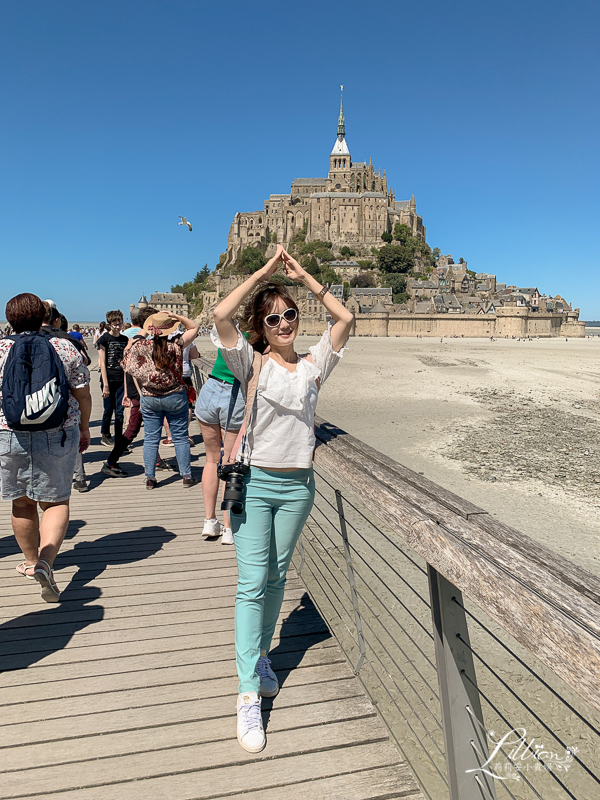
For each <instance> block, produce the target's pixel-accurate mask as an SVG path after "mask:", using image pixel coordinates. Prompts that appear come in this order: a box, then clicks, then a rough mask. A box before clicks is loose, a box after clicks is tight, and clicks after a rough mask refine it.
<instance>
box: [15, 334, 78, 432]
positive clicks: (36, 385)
mask: <svg viewBox="0 0 600 800" xmlns="http://www.w3.org/2000/svg"><path fill="white" fill-rule="evenodd" d="M9 338H10V339H12V340H13V342H14V344H13V346H12V347H11V348H10V350H9V351H8V355H7V357H6V361H5V363H4V375H3V378H2V411H3V413H4V417H5V419H6V424H7V425H8V427H9V428H11V429H12V430H15V431H47V430H50V429H51V428H60V427H61V426H62V425H63V424H64V422H65V420H66V419H67V414H68V412H69V384H68V383H67V375H66V373H65V368H64V366H63V363H62V361H61V360H60V357H59V355H58V353H57V352H56V350H55V349H54V348H53V347H52V345H51V344H50V340H49V339H48V338H47V337H45V336H43V335H41V334H39V333H21V334H17V335H16V336H10V337H9Z"/></svg>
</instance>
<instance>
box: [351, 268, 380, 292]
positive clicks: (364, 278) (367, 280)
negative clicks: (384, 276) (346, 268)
mask: <svg viewBox="0 0 600 800" xmlns="http://www.w3.org/2000/svg"><path fill="white" fill-rule="evenodd" d="M375 285H376V284H375V277H374V275H373V273H372V272H363V273H362V274H361V275H354V277H352V278H350V286H352V288H354V289H369V288H371V287H374V286H375Z"/></svg>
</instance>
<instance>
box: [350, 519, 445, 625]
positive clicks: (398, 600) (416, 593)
mask: <svg viewBox="0 0 600 800" xmlns="http://www.w3.org/2000/svg"><path fill="white" fill-rule="evenodd" d="M348 525H349V526H350V527H351V528H352V530H353V531H354V532H355V533H357V531H356V528H355V527H354V526H353V525H352V523H351V522H348ZM358 535H359V536H360V534H358ZM361 538H362V537H361ZM370 546H371V548H372V550H373V551H374V552H375V554H376V555H377V556H378V557H379V558H380V559H381V555H380V554H379V553H377V551H376V550H375V548H374V547H372V545H370ZM350 547H351V548H352V551H353V552H354V553H355V554H356V555H357V557H358V558H360V560H361V561H362V562H363V564H365V565H366V566H367V567H368V568H369V570H370V571H371V572H372V573H373V575H375V576H376V577H377V579H378V580H379V581H380V583H382V584H383V586H385V588H386V589H387V590H388V592H389V593H390V594H391V595H392V596H393V597H394V599H395V600H397V602H398V603H399V604H400V605H401V606H402V607H403V608H404V609H405V610H406V611H407V612H408V613H409V614H410V616H411V617H412V618H413V619H414V621H415V622H416V623H417V625H419V627H420V628H422V630H423V633H424V634H425V635H426V636H428V637H429V638H430V639H433V635H432V633H431V631H430V630H428V629H427V628H426V627H425V626H424V625H423V623H422V622H421V621H420V620H419V619H418V618H417V617H415V615H414V614H413V612H412V611H411V610H410V609H409V608H408V606H407V605H406V604H405V603H404V602H403V601H402V600H401V599H400V598H399V597H398V595H397V594H396V592H395V591H394V590H393V589H392V588H391V586H389V585H388V584H387V583H386V582H385V581H384V580H383V579H382V577H381V575H378V574H377V572H376V571H375V569H374V568H373V567H372V566H371V565H370V564H369V562H368V561H367V560H366V559H365V557H364V556H363V555H362V553H360V551H359V550H357V549H356V547H355V546H354V545H353V544H352V543H350ZM381 560H382V561H385V560H384V559H381ZM385 563H386V566H389V564H387V562H385ZM392 569H393V568H392ZM393 571H395V570H393ZM405 583H406V581H405ZM409 588H411V589H412V590H413V593H414V594H415V596H416V597H418V599H419V600H421V601H423V603H425V604H426V605H427V607H428V608H429V603H427V601H426V600H424V599H423V598H422V597H421V595H420V594H419V593H418V592H417V591H416V590H415V589H414V588H413V587H410V586H409Z"/></svg>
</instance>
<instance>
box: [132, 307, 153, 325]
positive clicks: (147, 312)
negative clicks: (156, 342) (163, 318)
mask: <svg viewBox="0 0 600 800" xmlns="http://www.w3.org/2000/svg"><path fill="white" fill-rule="evenodd" d="M152 314H158V311H157V310H156V309H155V308H152V306H145V307H144V308H141V309H140V313H139V315H138V321H137V324H138V325H139V327H140V328H142V327H143V326H144V322H146V320H147V319H148V317H151V316H152Z"/></svg>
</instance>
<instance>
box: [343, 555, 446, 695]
mask: <svg viewBox="0 0 600 800" xmlns="http://www.w3.org/2000/svg"><path fill="white" fill-rule="evenodd" d="M351 547H352V546H351ZM352 549H353V551H354V548H352ZM354 552H355V553H356V551H354ZM356 555H357V556H358V558H360V559H361V561H363V563H364V564H365V566H367V567H369V569H371V568H370V566H369V564H367V562H366V561H365V560H364V558H363V557H362V556H361V555H360V553H356ZM371 571H372V572H373V574H374V575H375V576H376V577H377V573H376V572H375V571H374V570H371ZM363 584H364V586H365V587H366V588H367V589H368V590H369V591H370V592H371V593H372V594H373V596H374V597H375V598H376V599H377V595H376V594H375V592H374V591H373V589H372V588H371V587H370V586H369V584H368V583H366V581H364V580H363ZM383 585H384V586H385V588H386V589H387V588H388V587H387V586H386V584H383ZM367 608H369V610H371V613H372V614H373V615H374V616H376V617H377V621H378V622H379V624H380V625H381V626H382V628H383V629H384V630H385V632H386V633H387V634H388V636H389V637H390V639H391V640H392V641H393V642H394V644H395V645H396V647H397V648H398V649H399V650H400V652H401V653H402V655H403V656H405V657H406V658H407V659H408V656H407V654H406V653H405V652H404V650H403V649H402V646H401V645H400V643H399V642H398V641H397V640H396V638H395V637H394V635H393V634H392V633H391V632H390V631H389V630H388V629H387V628H386V626H385V625H384V624H383V622H382V621H381V619H380V618H379V617H380V615H378V614H375V612H374V611H373V610H372V609H370V607H369V606H367ZM407 611H408V612H409V614H411V617H412V618H413V619H414V620H415V622H417V623H418V624H419V625H420V626H421V627H422V628H423V630H424V632H425V633H426V634H428V636H429V637H430V638H431V639H433V637H432V635H431V633H430V631H428V630H427V629H425V627H424V626H423V624H422V623H421V622H420V621H419V620H418V619H416V617H415V616H414V615H413V614H412V613H411V612H410V610H409V609H407ZM394 622H395V623H396V625H398V627H399V628H401V630H402V632H403V633H404V634H406V636H407V638H410V637H409V634H408V631H407V630H406V628H405V627H404V626H403V625H402V624H401V623H400V622H399V621H398V619H397V618H394ZM413 644H414V645H415V647H416V648H417V650H418V651H419V653H420V654H421V655H422V656H423V658H424V659H425V660H426V661H427V662H428V663H429V665H430V666H431V667H432V668H433V669H434V670H435V669H436V665H435V664H434V663H433V661H432V660H431V659H430V658H429V656H428V655H427V653H426V652H425V651H424V650H422V649H421V647H420V646H419V644H418V643H417V642H415V641H414V640H413ZM417 671H418V670H417ZM419 676H420V677H423V676H422V675H421V673H419ZM423 680H425V678H423ZM425 682H426V683H427V681H426V680H425ZM428 685H429V686H430V684H429V683H428ZM430 688H431V691H432V692H433V693H434V695H435V696H436V697H437V696H438V695H437V690H435V689H433V687H431V686H430ZM438 699H439V698H438Z"/></svg>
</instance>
